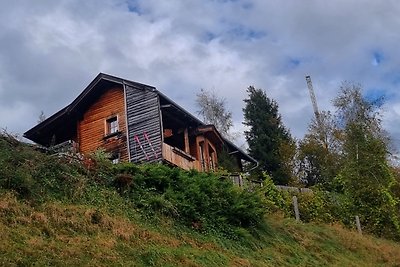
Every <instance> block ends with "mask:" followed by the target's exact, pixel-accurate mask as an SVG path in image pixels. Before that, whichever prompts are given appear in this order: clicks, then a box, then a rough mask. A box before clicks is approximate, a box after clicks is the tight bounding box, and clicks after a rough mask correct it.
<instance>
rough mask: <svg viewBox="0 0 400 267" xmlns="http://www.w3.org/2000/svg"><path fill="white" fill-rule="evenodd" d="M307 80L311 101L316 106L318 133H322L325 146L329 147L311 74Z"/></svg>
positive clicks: (321, 136)
mask: <svg viewBox="0 0 400 267" xmlns="http://www.w3.org/2000/svg"><path fill="white" fill-rule="evenodd" d="M306 81H307V86H308V91H309V92H310V98H311V102H312V105H313V108H314V114H315V119H316V121H317V127H318V133H319V135H320V138H321V141H322V142H323V144H324V146H325V148H326V149H328V136H327V133H326V131H325V130H324V127H323V125H322V121H321V115H320V113H319V110H318V105H317V98H316V97H315V93H314V88H313V85H312V82H311V77H310V75H307V76H306Z"/></svg>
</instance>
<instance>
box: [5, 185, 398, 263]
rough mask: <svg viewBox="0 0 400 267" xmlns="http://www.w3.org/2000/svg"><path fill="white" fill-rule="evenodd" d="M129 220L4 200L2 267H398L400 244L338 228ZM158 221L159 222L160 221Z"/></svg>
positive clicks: (280, 222)
mask: <svg viewBox="0 0 400 267" xmlns="http://www.w3.org/2000/svg"><path fill="white" fill-rule="evenodd" d="M134 217H135V216H133V217H132V216H129V217H127V216H126V215H124V211H123V207H121V210H118V211H114V212H110V211H107V209H104V208H102V207H100V206H92V205H71V204H64V203H61V202H46V203H43V204H41V205H39V206H35V207H33V206H31V205H29V204H27V203H24V201H20V200H17V198H16V197H15V196H14V195H13V194H12V193H10V192H4V191H3V192H2V193H1V196H0V218H1V219H0V236H1V241H0V265H1V266H30V265H36V266H55V265H56V266H57V265H58V266H84V265H86V266H106V265H123V266H177V265H181V266H327V265H328V266H399V263H400V244H398V243H394V242H391V241H386V240H381V239H376V238H373V237H369V236H360V235H359V234H357V233H355V232H351V231H348V230H345V229H343V228H342V227H340V226H337V225H334V226H326V225H315V224H301V223H296V222H294V221H293V220H292V219H283V218H282V217H278V216H276V215H275V216H268V218H266V222H267V225H268V228H267V229H263V231H259V235H258V236H257V237H254V236H250V235H243V236H242V237H241V238H240V239H239V240H232V239H228V238H223V237H221V236H219V235H213V234H201V233H199V232H197V231H195V230H193V229H191V228H188V227H183V226H179V225H176V224H174V222H173V221H172V220H170V219H167V218H159V219H158V221H157V220H150V221H148V220H146V218H143V217H140V216H138V217H137V218H134ZM156 222H157V223H156Z"/></svg>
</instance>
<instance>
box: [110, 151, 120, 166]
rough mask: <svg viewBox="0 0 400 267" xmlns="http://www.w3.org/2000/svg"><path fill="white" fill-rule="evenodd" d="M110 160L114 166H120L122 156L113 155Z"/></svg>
mask: <svg viewBox="0 0 400 267" xmlns="http://www.w3.org/2000/svg"><path fill="white" fill-rule="evenodd" d="M110 160H111V162H112V164H118V163H119V162H120V154H119V153H118V152H114V153H112V154H111V157H110Z"/></svg>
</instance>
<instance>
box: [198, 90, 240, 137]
mask: <svg viewBox="0 0 400 267" xmlns="http://www.w3.org/2000/svg"><path fill="white" fill-rule="evenodd" d="M196 96H197V98H196V105H197V106H198V108H199V110H198V111H197V113H198V114H199V115H200V116H202V118H203V121H204V122H205V123H207V124H212V125H214V126H215V128H217V130H218V131H219V132H220V133H221V134H222V135H224V136H227V137H232V136H231V134H230V129H231V127H232V126H233V122H232V112H230V111H227V109H226V100H225V98H220V97H218V96H217V95H216V94H215V93H214V92H211V91H207V90H204V89H201V90H200V93H198V94H197V95H196Z"/></svg>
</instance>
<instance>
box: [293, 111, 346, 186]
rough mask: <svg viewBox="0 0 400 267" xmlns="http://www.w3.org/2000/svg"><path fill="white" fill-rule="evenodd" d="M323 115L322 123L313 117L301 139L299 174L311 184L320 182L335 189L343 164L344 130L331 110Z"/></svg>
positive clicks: (321, 114) (307, 183)
mask: <svg viewBox="0 0 400 267" xmlns="http://www.w3.org/2000/svg"><path fill="white" fill-rule="evenodd" d="M319 118H320V122H319V123H317V121H316V120H313V121H312V123H311V125H310V127H309V132H308V133H307V134H306V135H305V137H304V139H303V140H301V141H300V142H299V148H298V155H297V160H298V161H299V169H298V175H299V179H301V181H302V182H303V183H304V184H306V185H307V186H308V187H310V186H313V185H316V184H318V185H320V186H323V187H324V188H325V189H327V190H331V189H332V187H333V184H332V183H333V180H334V178H335V177H336V175H337V174H338V172H339V170H340V168H341V164H342V157H341V149H342V147H341V146H342V141H341V138H342V135H343V134H342V131H340V130H339V129H338V128H337V125H336V121H335V119H334V117H333V116H332V114H331V113H330V112H321V113H320V116H319Z"/></svg>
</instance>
